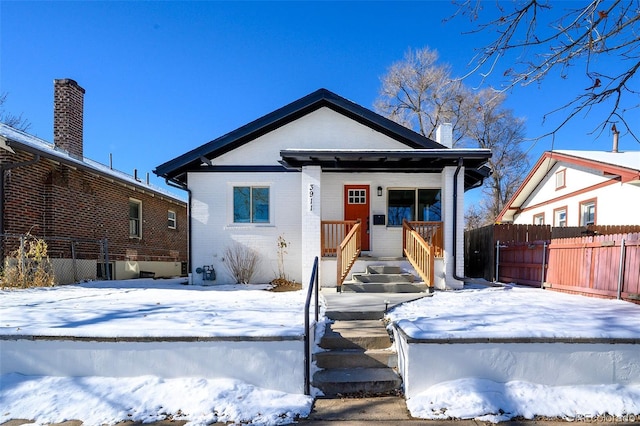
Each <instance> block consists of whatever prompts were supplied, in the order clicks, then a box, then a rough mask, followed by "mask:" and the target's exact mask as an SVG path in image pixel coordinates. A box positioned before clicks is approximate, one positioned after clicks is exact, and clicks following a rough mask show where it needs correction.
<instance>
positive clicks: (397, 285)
mask: <svg viewBox="0 0 640 426" xmlns="http://www.w3.org/2000/svg"><path fill="white" fill-rule="evenodd" d="M415 280H416V277H415V276H414V275H413V274H410V273H407V272H403V271H402V270H401V268H400V267H399V266H381V265H369V266H367V269H366V272H364V273H353V274H351V281H345V282H344V283H343V284H342V288H341V291H343V292H353V293H424V292H429V291H430V288H429V287H428V286H427V285H426V284H425V283H423V282H415Z"/></svg>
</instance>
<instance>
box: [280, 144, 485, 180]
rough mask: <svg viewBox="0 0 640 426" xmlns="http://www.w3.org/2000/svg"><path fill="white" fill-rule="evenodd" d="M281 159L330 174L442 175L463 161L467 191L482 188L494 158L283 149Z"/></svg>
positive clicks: (473, 152) (472, 153) (440, 152)
mask: <svg viewBox="0 0 640 426" xmlns="http://www.w3.org/2000/svg"><path fill="white" fill-rule="evenodd" d="M280 156H281V157H282V161H281V163H282V164H283V165H284V166H285V167H290V168H295V169H299V168H301V167H303V166H310V165H314V166H320V167H322V169H323V171H328V172H331V171H336V172H401V173H436V172H438V173H439V172H441V171H442V170H443V169H444V168H445V167H447V166H454V167H455V166H457V165H458V160H462V164H463V165H464V167H465V189H470V188H473V187H475V186H477V185H479V184H481V183H482V181H483V180H484V178H486V177H488V176H489V175H490V174H491V171H490V169H489V168H488V167H487V166H486V163H487V160H488V159H489V158H490V157H491V151H490V150H488V149H464V150H463V149H406V150H405V149H400V150H373V149H372V150H357V151H356V150H347V149H345V150H341V149H337V150H324V149H284V150H281V151H280Z"/></svg>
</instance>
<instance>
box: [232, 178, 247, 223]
mask: <svg viewBox="0 0 640 426" xmlns="http://www.w3.org/2000/svg"><path fill="white" fill-rule="evenodd" d="M250 193H251V188H249V187H248V186H234V187H233V221H234V222H236V223H248V222H250V221H251V216H250V214H251V213H250V212H251V197H250Z"/></svg>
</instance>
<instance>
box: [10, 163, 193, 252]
mask: <svg viewBox="0 0 640 426" xmlns="http://www.w3.org/2000/svg"><path fill="white" fill-rule="evenodd" d="M32 158H33V157H32V155H31V154H27V153H18V154H16V155H13V154H7V153H6V151H5V153H3V154H1V155H0V160H1V161H2V162H3V163H16V162H23V161H29V160H31V159H32ZM3 190H4V191H3V192H4V194H3V195H4V202H5V204H4V206H5V211H4V232H5V233H7V234H24V233H26V232H31V234H33V235H36V236H42V237H69V238H83V239H84V238H87V239H96V240H98V239H102V238H107V239H108V244H109V257H110V259H111V260H167V261H169V260H171V261H180V262H185V261H186V260H187V210H186V205H185V203H180V204H177V203H176V202H172V201H170V200H168V199H167V198H165V197H163V196H161V195H159V194H155V195H152V194H150V193H147V192H142V191H141V190H136V189H131V188H130V187H126V186H124V185H122V184H118V183H115V182H110V181H108V180H107V179H105V178H102V177H99V176H95V175H93V174H91V173H88V172H85V171H82V170H78V169H75V170H74V169H71V168H69V167H67V166H65V165H61V164H55V163H53V162H52V161H49V160H46V159H41V160H40V161H39V162H38V163H36V164H34V165H31V166H26V167H19V168H15V169H11V170H8V171H6V172H5V187H4V188H3ZM130 198H135V199H137V200H140V201H142V220H143V222H142V239H131V238H129V199H130ZM168 210H173V211H175V212H176V216H177V229H169V228H168V225H167V212H168ZM65 250H67V251H68V250H70V249H69V247H68V244H63V243H61V247H56V246H55V244H54V246H50V252H51V253H54V252H55V253H60V254H62V253H63V252H64V251H65ZM65 257H67V255H66V254H65Z"/></svg>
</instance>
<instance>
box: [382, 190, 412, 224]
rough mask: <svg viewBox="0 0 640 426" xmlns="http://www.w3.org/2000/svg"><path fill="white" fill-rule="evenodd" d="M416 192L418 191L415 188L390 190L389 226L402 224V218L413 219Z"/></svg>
mask: <svg viewBox="0 0 640 426" xmlns="http://www.w3.org/2000/svg"><path fill="white" fill-rule="evenodd" d="M415 194H416V192H415V191H414V190H413V189H391V190H389V209H388V216H389V218H388V224H389V226H402V219H407V220H413V217H414V211H415V201H416V199H415Z"/></svg>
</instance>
